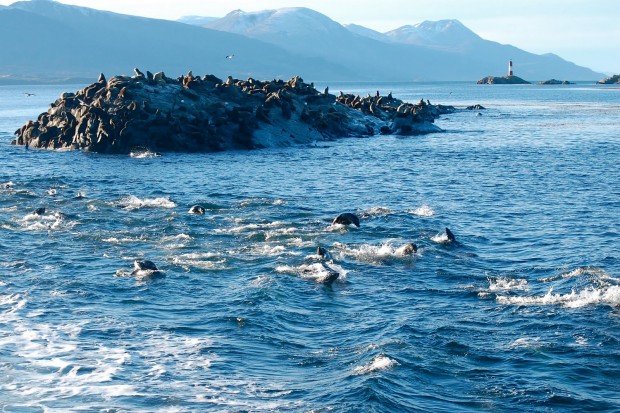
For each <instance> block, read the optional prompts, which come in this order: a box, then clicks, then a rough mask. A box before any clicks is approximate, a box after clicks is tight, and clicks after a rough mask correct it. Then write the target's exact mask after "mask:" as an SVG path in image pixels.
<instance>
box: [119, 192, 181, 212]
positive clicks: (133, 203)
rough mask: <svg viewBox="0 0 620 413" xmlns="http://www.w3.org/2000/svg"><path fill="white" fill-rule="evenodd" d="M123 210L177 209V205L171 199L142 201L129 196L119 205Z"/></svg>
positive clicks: (121, 200)
mask: <svg viewBox="0 0 620 413" xmlns="http://www.w3.org/2000/svg"><path fill="white" fill-rule="evenodd" d="M117 204H118V205H119V206H120V207H122V208H123V209H128V210H134V209H140V208H168V209H170V208H176V206H177V204H176V203H174V202H173V201H171V200H170V198H169V197H159V198H145V199H140V198H138V197H137V196H135V195H129V196H126V197H124V198H122V199H120V200H119V201H118V203H117Z"/></svg>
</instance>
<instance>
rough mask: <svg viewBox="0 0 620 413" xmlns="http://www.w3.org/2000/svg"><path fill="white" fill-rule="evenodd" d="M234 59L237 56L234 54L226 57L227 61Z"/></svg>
mask: <svg viewBox="0 0 620 413" xmlns="http://www.w3.org/2000/svg"><path fill="white" fill-rule="evenodd" d="M233 57H235V55H234V54H229V55H226V59H232V58H233Z"/></svg>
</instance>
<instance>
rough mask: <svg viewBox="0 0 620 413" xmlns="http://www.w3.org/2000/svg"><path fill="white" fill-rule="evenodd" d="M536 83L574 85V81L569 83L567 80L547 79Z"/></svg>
mask: <svg viewBox="0 0 620 413" xmlns="http://www.w3.org/2000/svg"><path fill="white" fill-rule="evenodd" d="M537 85H574V83H571V82H569V81H568V80H557V79H549V80H545V81H543V82H538V83H537Z"/></svg>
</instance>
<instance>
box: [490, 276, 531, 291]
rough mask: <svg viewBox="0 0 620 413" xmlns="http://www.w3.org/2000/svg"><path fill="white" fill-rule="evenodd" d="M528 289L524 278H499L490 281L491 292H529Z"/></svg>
mask: <svg viewBox="0 0 620 413" xmlns="http://www.w3.org/2000/svg"><path fill="white" fill-rule="evenodd" d="M528 289H529V285H528V282H527V280H525V279H522V278H506V277H499V278H495V279H489V291H493V292H495V291H527V290H528Z"/></svg>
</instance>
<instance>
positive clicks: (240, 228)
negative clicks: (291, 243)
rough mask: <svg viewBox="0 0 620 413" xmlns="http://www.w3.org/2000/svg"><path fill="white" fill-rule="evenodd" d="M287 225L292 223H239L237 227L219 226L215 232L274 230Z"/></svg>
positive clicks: (234, 232) (233, 232) (231, 232)
mask: <svg viewBox="0 0 620 413" xmlns="http://www.w3.org/2000/svg"><path fill="white" fill-rule="evenodd" d="M235 222H240V220H235ZM287 225H290V223H287V222H283V221H274V222H267V223H263V224H245V225H238V226H236V227H233V228H226V229H221V228H218V229H216V230H215V232H219V233H225V234H237V233H241V232H255V231H257V230H273V229H275V228H281V227H285V226H287Z"/></svg>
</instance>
